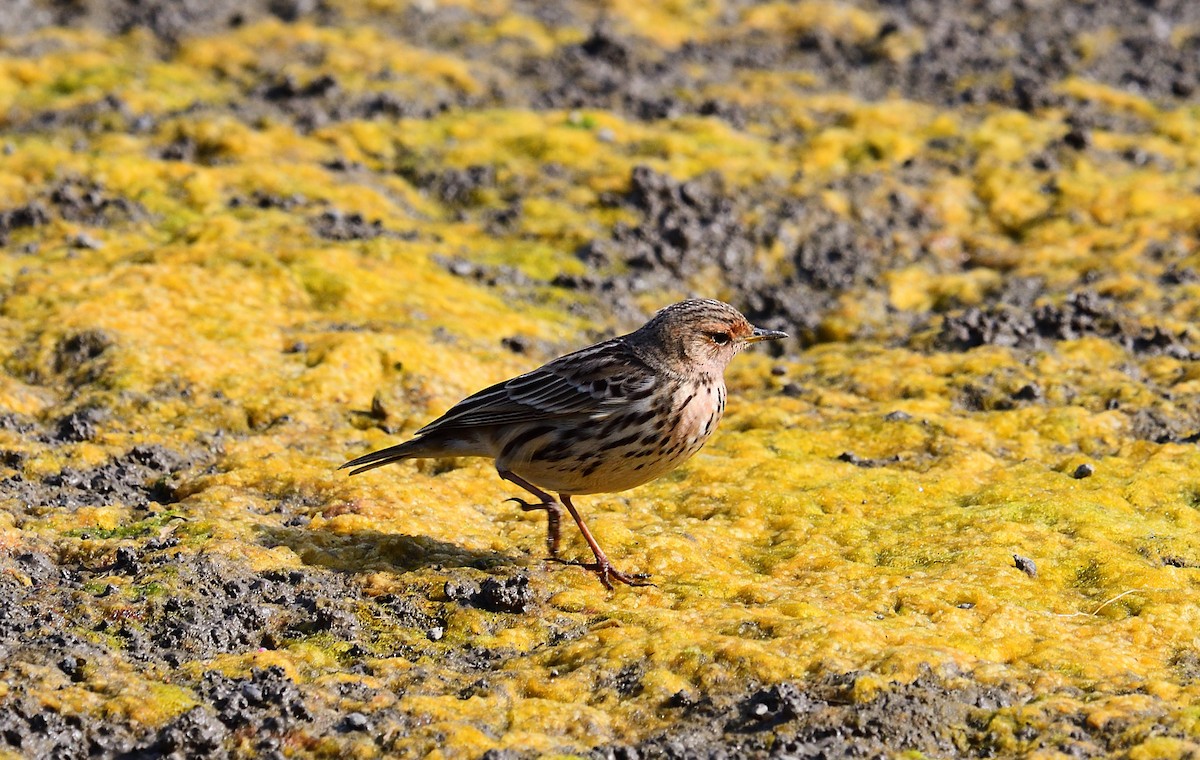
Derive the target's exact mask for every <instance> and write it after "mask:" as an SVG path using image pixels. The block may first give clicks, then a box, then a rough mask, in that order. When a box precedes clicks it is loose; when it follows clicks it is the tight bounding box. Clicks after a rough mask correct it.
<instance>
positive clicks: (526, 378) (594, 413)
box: [417, 338, 655, 435]
mask: <svg viewBox="0 0 1200 760" xmlns="http://www.w3.org/2000/svg"><path fill="white" fill-rule="evenodd" d="M654 384H655V376H654V373H653V371H652V370H651V369H650V368H649V367H647V366H646V365H645V364H644V363H643V362H642V361H641V360H640V359H638V358H637V356H636V355H635V354H634V353H633V351H631V350H630V349H629V347H628V345H627V344H626V343H625V341H624V340H623V339H622V338H613V339H612V340H607V341H605V342H603V343H597V344H596V345H594V346H589V347H588V348H584V349H581V350H579V351H576V352H574V353H571V354H567V355H566V356H563V357H560V358H558V359H555V360H554V361H552V362H550V363H548V364H545V365H543V366H541V367H538V368H537V369H535V370H533V371H532V372H526V373H525V374H524V375H519V376H517V377H514V378H512V379H511V380H506V381H504V382H502V383H497V384H496V385H493V386H491V387H490V388H484V389H483V390H481V391H479V392H478V393H475V394H473V395H471V396H468V397H467V398H465V399H463V400H462V401H460V402H458V403H457V404H455V405H454V406H453V407H452V408H451V409H450V411H448V412H446V413H445V414H444V415H442V416H441V417H439V418H438V419H436V420H434V421H433V422H431V423H429V424H428V425H426V426H425V427H423V428H421V429H420V430H418V431H417V435H423V434H426V433H431V432H434V431H435V430H437V431H447V430H451V429H461V428H467V427H482V426H488V425H503V424H506V423H512V422H528V421H530V420H538V419H549V418H556V417H572V416H582V417H586V418H588V419H591V420H601V419H604V418H605V417H607V416H608V415H609V414H611V413H612V412H613V411H615V410H616V409H618V408H620V407H621V406H622V405H623V404H625V403H626V402H628V401H632V400H636V399H639V398H645V397H647V396H649V395H650V393H651V392H652V391H653V388H654Z"/></svg>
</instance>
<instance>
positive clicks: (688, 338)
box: [629, 299, 787, 375]
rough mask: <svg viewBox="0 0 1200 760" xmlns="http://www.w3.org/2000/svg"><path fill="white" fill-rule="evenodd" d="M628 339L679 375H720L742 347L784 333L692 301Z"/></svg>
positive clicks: (716, 304)
mask: <svg viewBox="0 0 1200 760" xmlns="http://www.w3.org/2000/svg"><path fill="white" fill-rule="evenodd" d="M629 337H630V339H631V341H632V342H633V343H634V344H635V345H636V346H637V347H638V349H639V350H641V351H643V352H645V353H647V354H649V355H650V356H652V357H653V358H655V359H657V360H659V361H660V362H661V363H663V364H664V365H665V366H666V367H668V368H669V369H671V370H673V371H675V372H678V373H679V374H685V375H689V374H716V375H720V374H723V373H724V372H725V367H726V366H727V365H728V364H729V361H730V360H731V359H733V357H734V356H735V355H737V353H738V352H739V351H741V350H742V349H743V348H745V347H746V346H749V345H750V344H751V343H757V342H758V341H761V340H778V339H780V338H786V337H787V333H782V332H778V331H776V330H763V329H761V328H758V327H755V326H754V325H752V324H750V322H749V321H748V320H747V319H746V318H745V317H744V316H742V313H741V312H739V311H738V310H737V309H735V308H733V307H732V306H730V305H729V304H727V303H722V302H721V301H713V300H710V299H694V300H690V301H680V302H679V303H676V304H671V305H670V306H668V307H666V308H664V309H661V310H659V312H658V313H657V314H655V315H654V316H653V317H651V318H650V321H649V322H647V323H646V324H644V325H642V327H641V328H640V329H638V330H637V331H636V332H634V333H632V334H631V335H630V336H629Z"/></svg>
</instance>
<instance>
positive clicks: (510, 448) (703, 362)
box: [338, 299, 788, 591]
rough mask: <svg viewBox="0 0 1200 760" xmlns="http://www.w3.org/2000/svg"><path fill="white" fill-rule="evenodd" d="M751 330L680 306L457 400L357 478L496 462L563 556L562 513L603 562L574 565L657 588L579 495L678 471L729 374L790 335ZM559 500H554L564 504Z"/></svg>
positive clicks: (716, 304)
mask: <svg viewBox="0 0 1200 760" xmlns="http://www.w3.org/2000/svg"><path fill="white" fill-rule="evenodd" d="M787 337H788V335H787V333H783V332H779V331H776V330H765V329H761V328H758V327H755V326H753V325H752V324H750V322H749V321H748V320H747V319H746V317H745V316H743V315H742V314H741V312H739V311H738V310H737V309H735V308H734V307H733V306H730V305H729V304H727V303H723V302H721V301H716V300H712V299H691V300H686V301H680V302H679V303H675V304H672V305H670V306H667V307H665V308H663V309H660V310H659V311H658V312H656V313H655V314H654V315H653V316H652V317H651V318H650V320H649V321H647V322H646V323H645V324H644V325H642V326H641V327H640V328H638V329H637V330H634V331H633V332H631V333H628V334H626V335H620V336H617V337H615V338H610V339H609V340H605V341H602V342H600V343H596V344H594V345H591V346H588V347H586V348H582V349H579V350H578V351H574V352H572V353H569V354H566V355H564V356H561V357H559V358H557V359H554V360H553V361H550V362H548V363H546V364H544V365H542V366H541V367H538V368H537V369H534V370H532V371H530V372H526V373H525V374H523V375H518V376H517V377H514V378H511V379H509V380H505V381H503V382H500V383H496V384H495V385H492V386H490V387H488V388H484V389H483V390H481V391H479V392H478V393H475V394H473V395H471V396H468V397H467V398H465V399H463V400H462V401H460V402H458V403H457V404H455V405H454V406H453V407H451V408H450V410H449V411H447V412H446V413H445V414H443V415H442V416H441V417H438V418H437V419H436V420H434V421H432V422H430V423H429V424H428V425H425V426H424V427H422V428H421V429H420V430H418V431H417V432H416V433H415V434H414V437H413V438H412V439H411V440H408V441H405V442H404V443H400V444H397V445H395V446H389V447H388V448H385V449H380V450H378V451H373V452H371V453H369V454H365V455H363V456H360V457H358V458H356V459H351V460H350V461H348V462H346V463H345V464H343V465H341V467H339V468H338V469H347V468H352V469H351V471H350V474H351V475H357V474H359V473H363V472H367V471H368V470H373V469H375V468H376V467H382V466H384V465H387V464H392V463H393V462H400V461H403V460H406V459H415V458H423V457H451V456H453V457H459V456H476V457H487V458H490V459H493V460H494V461H495V466H496V472H497V474H498V475H499V476H500V477H501V478H502V479H504V480H506V481H508V482H510V483H513V484H514V485H516V486H518V487H520V488H522V489H524V490H525V491H526V492H528V493H529V494H530V495H532V496H533V497H534V498H535V499H536V501H533V502H530V501H526V500H525V499H523V498H520V497H513V498H511V499H509V500H508V501H514V502H516V503H517V505H518V506H519V507H520V508H521V509H522V510H525V511H531V510H543V511H545V512H546V516H547V527H546V546H547V549H548V550H549V553H550V559H552V560H556V561H560V562H562V561H563V560H561V559H559V557H558V545H559V528H560V523H561V522H562V516H563V515H562V512H563V508H566V511H567V512H568V513H570V515H571V517H572V518H573V519H574V521H575V524H576V525H577V526H578V527H579V531H580V533H581V534H582V535H583V539H584V540H585V541H586V542H587V545H588V547H589V548H590V549H591V551H592V554H593V555H594V557H595V561H594V562H591V563H583V562H574V563H570V564H576V565H579V566H581V567H583V568H585V569H587V570H590V571H591V572H593V573H595V574H596V575H597V576H598V577H599V580H600V582H601V583H602V584H603V585H604V587H605V588H607V589H608V590H610V591H611V590H612V589H613V585H612V584H613V581H617V582H619V583H624V584H626V585H629V586H646V585H652V584H651V583H650V581H649V576H648V575H646V574H644V573H623V572H621V571H619V570H617V569H616V568H615V567H613V565H612V563H611V562H610V561H609V559H608V556H607V555H606V554H605V553H604V551H603V549H601V548H600V544H599V543H597V541H596V539H595V537H594V536H593V535H592V532H591V531H590V530H588V527H587V524H586V523H585V522H584V520H583V518H582V517H581V516H580V514H579V511H578V510H577V509H576V508H575V504H574V503H573V501H572V500H573V499H574V498H575V497H576V496H583V495H588V494H598V493H616V492H620V491H625V490H627V489H630V488H634V487H635V486H639V485H642V484H643V483H648V482H649V481H651V480H654V479H655V478H658V477H659V476H661V475H663V474H665V473H667V472H670V471H671V470H673V469H675V468H676V467H678V466H679V465H680V464H682V463H683V462H684V461H686V460H687V459H689V458H690V457H691V456H692V455H693V454H695V453H696V452H697V451H699V450H700V448H701V447H702V446H703V445H704V444H705V442H706V441H708V439H709V437H710V436H711V435H712V434H713V432H714V431H715V430H716V428H717V423H718V422H720V420H721V416H722V414H723V413H724V411H725V368H726V367H727V366H728V365H729V362H730V360H732V359H733V357H734V356H736V355H737V354H738V353H739V352H740V351H742V350H743V349H745V348H746V347H748V346H750V345H751V344H753V343H757V342H759V341H766V340H779V339H782V338H787ZM552 494H557V500H556V499H555V497H554V496H553V495H552Z"/></svg>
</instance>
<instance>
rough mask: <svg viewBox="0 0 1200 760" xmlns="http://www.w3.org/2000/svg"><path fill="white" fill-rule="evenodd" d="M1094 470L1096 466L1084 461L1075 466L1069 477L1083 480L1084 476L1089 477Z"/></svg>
mask: <svg viewBox="0 0 1200 760" xmlns="http://www.w3.org/2000/svg"><path fill="white" fill-rule="evenodd" d="M1095 472H1096V468H1095V467H1093V466H1092V465H1090V464H1088V463H1086V462H1085V463H1083V464H1081V465H1079V466H1078V467H1076V468H1075V472H1073V473H1071V477H1073V478H1075V479H1076V480H1083V479H1084V478H1090V477H1091V476H1092V474H1093V473H1095Z"/></svg>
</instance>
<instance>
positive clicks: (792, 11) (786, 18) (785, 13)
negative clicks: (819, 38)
mask: <svg viewBox="0 0 1200 760" xmlns="http://www.w3.org/2000/svg"><path fill="white" fill-rule="evenodd" d="M881 24H882V21H881V19H880V18H879V17H878V16H877V15H875V14H873V13H870V12H869V11H865V10H862V9H860V8H854V7H852V6H850V5H847V4H843V3H838V2H825V0H802V1H801V2H798V3H765V4H762V5H756V6H753V7H751V8H749V9H747V10H746V11H743V13H742V18H741V25H742V26H743V27H745V28H748V29H758V30H763V31H767V32H774V33H781V32H785V33H789V34H794V35H796V34H805V33H811V32H814V31H818V30H821V31H825V32H828V33H829V34H830V35H832V36H833V37H834V38H835V39H838V40H841V41H843V42H845V43H847V44H849V45H861V44H863V43H866V42H869V41H871V40H873V39H875V38H876V37H878V36H879V27H880V25H881Z"/></svg>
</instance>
